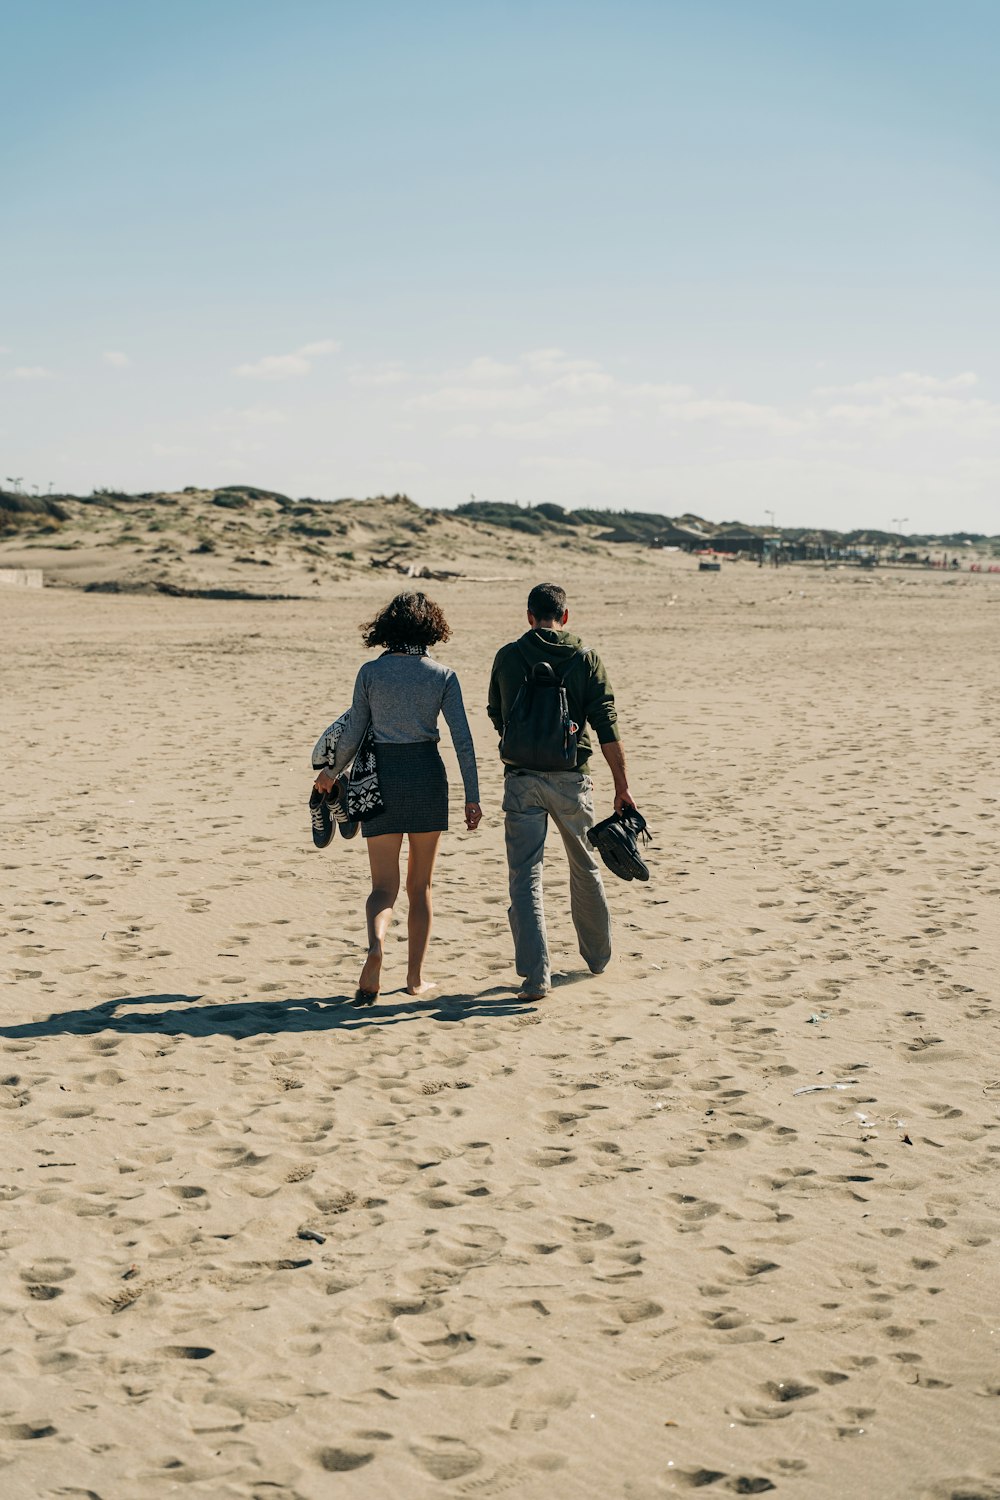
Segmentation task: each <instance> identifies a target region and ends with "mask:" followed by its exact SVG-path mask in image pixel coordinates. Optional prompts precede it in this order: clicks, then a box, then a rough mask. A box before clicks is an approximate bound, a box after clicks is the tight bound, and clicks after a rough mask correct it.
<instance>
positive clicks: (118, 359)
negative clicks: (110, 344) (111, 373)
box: [104, 349, 132, 370]
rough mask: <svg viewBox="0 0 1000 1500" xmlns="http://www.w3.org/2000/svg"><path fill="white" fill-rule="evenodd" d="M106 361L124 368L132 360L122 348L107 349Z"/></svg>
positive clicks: (118, 368)
mask: <svg viewBox="0 0 1000 1500" xmlns="http://www.w3.org/2000/svg"><path fill="white" fill-rule="evenodd" d="M104 363H105V364H108V365H114V366H115V368H116V369H117V370H124V369H126V367H127V366H128V365H130V364H131V363H132V361H131V360H130V359H129V357H128V355H127V354H123V353H122V351H121V350H120V349H105V351H104Z"/></svg>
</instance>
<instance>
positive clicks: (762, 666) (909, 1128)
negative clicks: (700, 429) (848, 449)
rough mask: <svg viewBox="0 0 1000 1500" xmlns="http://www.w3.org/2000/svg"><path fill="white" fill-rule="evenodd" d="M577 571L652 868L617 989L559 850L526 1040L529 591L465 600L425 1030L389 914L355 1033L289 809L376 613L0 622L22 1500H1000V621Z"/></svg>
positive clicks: (474, 590) (931, 579)
mask: <svg viewBox="0 0 1000 1500" xmlns="http://www.w3.org/2000/svg"><path fill="white" fill-rule="evenodd" d="M567 562H568V566H567V568H566V570H565V572H564V573H563V576H564V577H565V580H566V582H567V585H568V587H569V588H570V590H571V602H572V604H573V606H574V619H573V623H574V624H576V625H577V626H578V628H579V629H580V631H581V633H582V635H583V636H584V638H585V640H586V641H587V642H588V643H590V644H594V645H597V646H599V648H600V649H601V650H602V653H603V654H604V656H605V659H606V661H607V663H608V665H609V669H610V671H611V673H612V677H613V680H614V682H615V685H616V688H617V692H618V700H619V707H620V713H621V720H622V723H623V727H624V734H625V741H626V745H627V749H628V752H629V757H630V763H631V768H632V780H633V787H634V790H635V793H636V795H637V798H638V800H639V803H640V806H641V807H642V808H643V810H644V811H645V813H646V816H647V818H648V820H649V823H650V826H651V828H652V830H653V831H654V833H655V842H654V847H653V848H652V850H651V851H650V854H649V859H650V864H651V866H652V870H653V878H652V879H651V881H650V882H649V884H648V886H637V885H626V884H623V883H619V882H614V883H612V882H611V881H610V879H609V893H610V899H611V902H612V907H613V913H614V920H615V935H616V956H615V958H614V960H613V962H612V965H611V967H610V969H609V970H608V971H607V972H606V973H605V974H604V975H602V976H600V977H599V978H593V977H591V976H590V975H589V974H583V975H581V973H580V961H579V958H578V957H577V956H576V955H575V953H574V948H573V943H572V929H571V926H570V923H569V917H568V911H567V903H566V880H565V873H564V862H563V861H562V860H561V857H560V855H559V851H558V849H557V848H556V847H552V848H551V857H550V864H549V870H550V874H549V880H548V884H547V891H548V903H549V915H550V935H551V938H552V941H553V949H554V954H555V961H556V966H557V968H558V969H559V971H560V972H559V974H558V975H557V984H556V988H555V989H554V991H553V993H552V994H551V996H549V997H548V998H547V999H546V1000H544V1001H543V1002H541V1003H539V1004H537V1005H536V1004H526V1003H519V1002H517V1001H516V1000H515V999H514V983H515V975H514V973H513V968H512V963H511V950H510V938H509V932H508V928H507V921H506V891H505V861H504V851H503V830H502V822H501V818H500V815H499V812H498V807H499V799H500V791H501V787H500V776H499V769H498V765H497V763H496V761H495V759H494V744H495V740H494V737H493V735H492V733H491V731H490V729H489V726H488V723H487V721H486V717H485V712H484V710H483V705H484V702H485V689H486V674H487V671H488V665H489V661H490V659H491V656H492V652H493V650H494V649H495V647H496V645H497V644H498V643H500V642H502V641H504V640H506V639H509V638H510V637H511V636H512V635H513V634H515V633H517V631H518V630H519V629H520V622H521V609H522V603H523V596H524V594H525V592H526V585H527V584H528V583H530V582H531V581H533V579H532V577H531V576H530V574H529V573H528V572H526V571H525V570H524V568H523V567H522V568H520V569H518V570H517V571H518V572H519V573H520V574H521V575H523V576H520V577H518V579H517V580H516V581H513V582H509V583H499V584H496V585H491V586H489V587H484V586H481V585H476V584H473V583H469V582H454V583H443V584H440V585H435V588H434V592H435V593H436V595H437V596H438V597H439V598H440V599H441V601H442V603H443V604H444V605H445V607H446V609H447V612H448V614H449V616H450V618H451V619H452V623H453V625H454V627H455V632H456V633H455V639H454V641H453V642H452V643H450V644H449V645H447V646H446V647H444V648H442V649H441V651H440V652H439V654H440V656H441V658H442V659H443V660H445V661H447V662H448V663H449V664H451V665H453V666H455V667H456V669H457V670H458V671H459V673H460V675H461V677H462V680H463V684H464V686H465V690H466V696H467V699H468V701H469V705H470V710H471V717H472V722H473V730H474V733H475V735H476V740H477V748H478V751H479V757H480V766H481V772H482V777H483V805H484V809H485V817H486V821H485V822H484V825H483V828H482V830H481V832H479V833H478V834H476V835H472V834H469V833H467V832H466V831H465V830H464V828H461V829H460V819H459V817H458V812H459V803H460V797H461V794H460V788H459V784H458V780H457V776H456V774H455V764H454V757H453V755H452V753H451V750H450V746H446V747H445V755H446V760H447V762H448V765H449V769H450V774H451V781H452V806H453V816H452V825H453V826H452V832H451V833H450V834H449V835H447V837H446V839H445V841H444V844H443V849H442V855H441V858H440V863H439V877H438V880H437V883H436V903H437V917H436V931H435V936H434V940H433V947H432V952H431V965H430V967H431V972H432V973H433V975H434V977H436V978H437V979H438V980H439V982H440V986H441V988H440V993H439V994H438V996H436V997H435V998H431V999H427V1000H420V1001H414V1000H411V999H410V998H409V997H407V996H406V995H405V994H404V993H403V992H402V989H401V986H402V983H403V979H404V948H403V942H404V939H403V937H402V932H403V924H402V923H401V922H397V926H396V928H395V929H394V935H393V937H392V939H391V940H390V944H389V948H388V955H387V964H386V971H385V975H384V983H385V992H384V994H383V996H382V999H381V1003H380V1004H379V1005H378V1006H377V1007H376V1008H375V1009H373V1010H371V1011H366V1012H359V1011H355V1010H352V1009H351V1008H350V1007H348V1006H347V1005H346V1004H345V1003H344V1002H345V1000H346V998H347V997H348V996H349V995H351V994H352V993H353V988H354V985H355V983H356V979H357V973H358V970H359V967H360V962H361V954H362V948H363V922H362V915H361V912H362V903H363V898H364V895H365V893H366V889H367V887H366V882H365V870H366V859H365V853H364V848H363V845H362V842H361V840H360V839H358V840H357V841H356V842H355V843H353V844H346V843H343V842H339V841H338V842H336V843H335V844H334V845H333V846H332V847H331V848H330V849H328V850H326V851H323V852H318V851H316V850H314V849H313V847H312V844H311V840H310V837H309V829H308V822H307V818H306V811H305V799H306V797H307V795H308V790H309V783H310V776H309V771H308V756H309V751H310V748H311V745H312V741H313V739H314V738H315V735H316V734H317V733H318V732H319V730H320V729H321V728H322V727H323V726H324V724H325V723H326V722H327V721H328V720H329V719H330V718H331V717H332V715H333V714H334V713H335V712H336V711H338V710H339V709H340V708H341V706H342V705H343V704H344V703H345V702H346V699H347V695H348V692H349V688H350V685H351V682H352V680H353V676H354V672H355V670H356V667H357V666H358V664H359V663H360V661H361V660H362V659H363V653H362V651H361V648H360V644H359V641H358V637H357V633H356V629H355V626H356V623H357V621H358V620H359V618H361V616H362V615H363V614H364V613H365V612H366V611H367V610H368V609H369V605H370V603H371V601H372V598H373V595H372V592H371V590H372V584H371V580H370V579H369V578H367V577H358V578H356V579H347V580H345V581H344V583H343V585H342V588H341V591H340V596H339V597H338V598H336V599H334V600H326V601H323V602H321V601H316V602H312V601H310V602H309V603H302V602H291V603H217V602H207V601H204V600H192V599H171V598H163V597H152V598H149V597H134V596H132V597H129V596H119V597H115V596H107V595H95V594H89V595H84V594H81V593H79V592H76V591H72V590H49V589H46V590H44V591H41V592H36V591H32V592H31V593H30V594H29V593H27V592H26V591H17V592H15V591H13V590H11V591H6V592H0V630H2V633H3V640H4V642H5V649H4V661H3V718H4V728H5V736H4V739H5V751H4V759H5V766H4V770H3V782H2V794H3V804H4V817H5V827H6V839H5V853H4V859H3V863H4V870H5V880H4V888H3V889H4V895H3V909H2V914H0V917H2V928H3V934H4V939H5V942H4V960H3V963H4V979H5V984H4V989H3V1006H2V1014H0V1020H2V1025H0V1048H2V1070H0V1071H2V1083H0V1103H2V1105H3V1107H4V1113H3V1115H2V1120H3V1126H4V1132H3V1140H4V1150H3V1162H2V1168H0V1187H2V1193H0V1196H2V1199H3V1210H2V1218H0V1264H2V1267H3V1280H2V1293H0V1298H2V1310H3V1344H2V1347H3V1362H2V1372H0V1381H2V1396H0V1467H2V1473H0V1492H2V1493H3V1495H4V1496H5V1497H6V1500H21V1497H32V1500H33V1497H36V1496H38V1497H55V1496H60V1497H62V1496H72V1497H88V1496H89V1497H93V1496H97V1497H99V1500H135V1497H145V1496H154V1497H155V1496H161V1495H163V1496H166V1495H174V1494H176V1495H188V1496H205V1497H212V1500H249V1497H253V1500H265V1497H266V1500H295V1497H302V1500H321V1497H327V1496H330V1495H334V1494H336V1495H338V1496H346V1497H352V1496H365V1497H366V1500H367V1497H382V1496H384V1497H386V1500H388V1497H393V1500H397V1497H400V1496H402V1497H410V1496H416V1497H422V1496H425V1495H426V1496H436V1495H441V1496H455V1497H468V1500H480V1497H488V1496H494V1495H501V1494H505V1495H510V1496H524V1497H530V1500H534V1497H539V1500H541V1497H546V1500H548V1497H577V1496H616V1497H617V1496H621V1497H626V1500H654V1497H658V1496H662V1495H682V1494H683V1495H686V1494H688V1493H690V1492H693V1491H702V1490H703V1491H704V1493H705V1494H706V1495H710V1496H711V1495H719V1496H723V1495H727V1494H763V1493H776V1494H777V1495H780V1496H788V1497H795V1500H820V1497H823V1500H826V1497H842V1496H862V1497H867V1496H878V1497H880V1500H885V1497H889V1500H895V1497H900V1500H904V1497H905V1500H910V1497H917V1500H957V1497H959V1496H961V1497H962V1500H972V1497H994V1500H995V1497H997V1496H998V1495H1000V1306H998V1302H1000V1293H998V1285H1000V1253H998V1209H1000V1187H998V1169H1000V1128H998V1127H1000V1051H998V1046H997V1043H998V1026H997V1013H996V1010H995V1008H994V1006H993V1002H994V1000H995V998H996V976H997V947H998V944H997V918H996V912H997V895H998V894H1000V876H998V858H997V857H998V853H1000V822H998V810H1000V802H998V800H997V799H998V797H1000V787H998V783H997V780H996V746H997V743H998V739H1000V726H998V723H997V720H998V717H1000V715H998V696H997V693H996V684H997V680H998V676H997V656H998V654H1000V651H998V636H1000V631H998V627H1000V579H998V578H995V577H994V578H989V577H973V576H968V575H963V576H961V577H959V578H952V577H945V576H941V575H939V574H934V575H930V574H928V575H925V574H913V573H904V572H892V571H889V570H881V571H879V572H876V573H873V574H872V573H863V572H860V571H853V570H842V569H837V570H831V571H830V572H827V573H824V572H822V571H813V570H809V569H807V568H790V569H788V570H781V571H780V572H774V571H772V570H764V569H757V568H756V567H753V566H752V565H749V564H745V563H738V564H726V565H724V569H723V571H722V573H720V574H719V575H700V574H698V573H697V571H696V570H695V563H694V562H693V560H692V559H688V558H682V557H676V556H667V555H650V554H640V553H638V552H634V551H632V550H631V549H629V551H628V553H627V554H626V553H625V552H622V553H621V554H620V556H619V557H617V558H614V559H612V560H611V561H608V562H603V563H602V564H601V570H600V572H599V573H598V572H596V571H595V566H594V563H593V561H592V560H589V561H588V559H587V558H585V557H580V558H567ZM545 571H546V572H561V571H562V570H561V569H557V568H556V567H554V566H548V567H546V568H545ZM391 587H392V584H391V581H389V582H388V583H386V581H385V580H382V579H379V580H378V581H377V586H376V589H375V597H381V595H382V594H388V592H389V591H390V590H391ZM623 601H625V602H623ZM601 770H602V771H603V768H601ZM598 786H599V798H598V805H599V807H600V806H601V805H602V804H604V805H609V803H610V781H609V778H608V777H607V775H606V773H605V774H599V781H598ZM836 1085H839V1087H835V1086H836ZM303 1234H305V1235H313V1236H315V1237H314V1238H303V1237H302V1235H303Z"/></svg>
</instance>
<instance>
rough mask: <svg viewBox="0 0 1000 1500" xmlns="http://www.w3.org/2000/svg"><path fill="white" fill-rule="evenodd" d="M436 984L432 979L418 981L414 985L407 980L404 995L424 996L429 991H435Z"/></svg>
mask: <svg viewBox="0 0 1000 1500" xmlns="http://www.w3.org/2000/svg"><path fill="white" fill-rule="evenodd" d="M436 989H437V983H436V982H435V980H433V979H418V980H417V981H416V982H415V983H414V984H411V983H410V982H409V980H407V984H406V993H407V994H408V995H426V994H427V993H428V991H429V990H436Z"/></svg>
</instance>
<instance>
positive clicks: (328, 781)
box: [313, 771, 337, 792]
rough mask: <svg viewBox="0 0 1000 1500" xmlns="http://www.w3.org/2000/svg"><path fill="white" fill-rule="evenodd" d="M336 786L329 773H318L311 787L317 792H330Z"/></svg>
mask: <svg viewBox="0 0 1000 1500" xmlns="http://www.w3.org/2000/svg"><path fill="white" fill-rule="evenodd" d="M336 785H337V783H336V781H335V780H334V778H333V777H332V776H331V775H330V773H329V771H320V773H319V775H318V776H317V777H316V780H315V781H314V782H313V786H314V787H315V788H316V790H317V792H332V791H333V789H334V787H335V786H336Z"/></svg>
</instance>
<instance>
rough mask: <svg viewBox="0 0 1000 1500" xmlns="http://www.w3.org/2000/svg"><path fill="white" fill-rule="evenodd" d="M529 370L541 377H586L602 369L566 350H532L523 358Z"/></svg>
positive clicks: (594, 361) (590, 360) (595, 363)
mask: <svg viewBox="0 0 1000 1500" xmlns="http://www.w3.org/2000/svg"><path fill="white" fill-rule="evenodd" d="M521 358H522V359H523V361H524V363H525V364H526V365H527V366H528V369H529V370H536V371H537V372H538V373H539V374H540V375H552V376H557V375H584V374H586V373H587V372H588V371H590V370H599V369H600V368H601V367H600V365H599V364H598V363H597V361H596V360H594V359H574V358H573V357H572V355H569V354H567V353H566V351H565V349H531V350H529V351H528V353H527V354H523V355H522V356H521Z"/></svg>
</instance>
